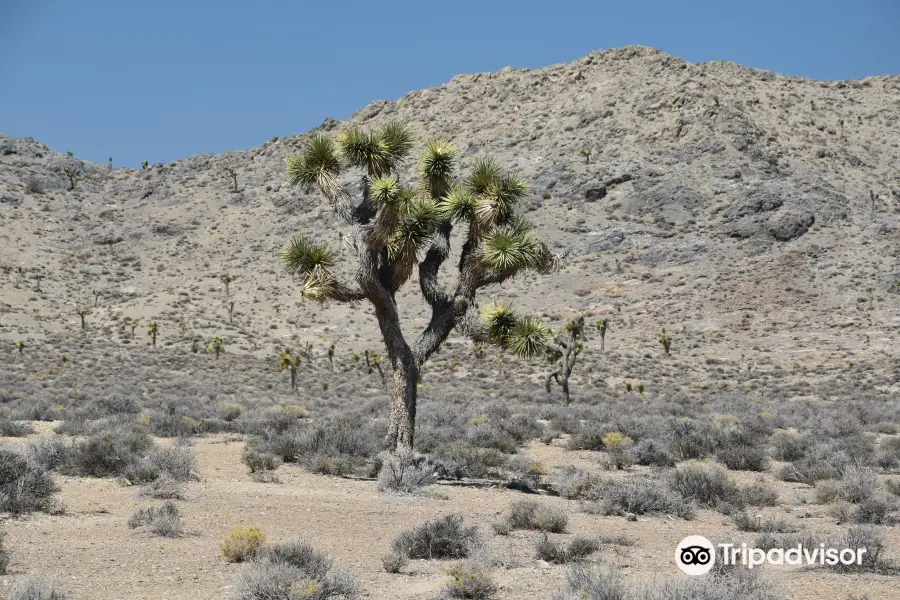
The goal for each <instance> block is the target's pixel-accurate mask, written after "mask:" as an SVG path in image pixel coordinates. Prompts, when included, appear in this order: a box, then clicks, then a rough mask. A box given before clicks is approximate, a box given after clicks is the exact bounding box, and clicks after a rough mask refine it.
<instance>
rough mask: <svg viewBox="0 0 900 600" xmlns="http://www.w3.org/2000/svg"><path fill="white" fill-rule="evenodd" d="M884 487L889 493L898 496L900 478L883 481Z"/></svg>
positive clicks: (899, 494) (899, 493) (899, 492)
mask: <svg viewBox="0 0 900 600" xmlns="http://www.w3.org/2000/svg"><path fill="white" fill-rule="evenodd" d="M884 487H885V489H887V491H888V492H890V493H891V494H893V495H895V496H900V479H888V480H886V481H885V482H884Z"/></svg>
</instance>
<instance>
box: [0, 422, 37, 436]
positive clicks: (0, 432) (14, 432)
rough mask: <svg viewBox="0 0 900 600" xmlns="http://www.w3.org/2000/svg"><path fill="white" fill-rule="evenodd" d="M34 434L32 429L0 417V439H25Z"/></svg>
mask: <svg viewBox="0 0 900 600" xmlns="http://www.w3.org/2000/svg"><path fill="white" fill-rule="evenodd" d="M32 433H34V427H32V426H31V425H29V424H28V423H22V422H21V421H10V420H9V419H5V418H3V417H0V437H25V436H28V435H31V434H32Z"/></svg>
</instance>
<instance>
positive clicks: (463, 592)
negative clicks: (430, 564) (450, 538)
mask: <svg viewBox="0 0 900 600" xmlns="http://www.w3.org/2000/svg"><path fill="white" fill-rule="evenodd" d="M446 572H447V575H449V576H450V583H448V584H447V585H446V586H445V587H444V588H443V589H442V590H441V594H440V596H438V597H439V598H464V599H467V600H491V598H493V597H494V596H496V594H497V591H498V590H499V588H498V586H497V584H496V583H495V582H494V579H493V578H492V577H491V574H490V572H489V571H488V569H487V568H486V567H484V566H483V565H479V564H477V563H475V562H473V561H468V562H459V563H455V564H454V565H452V566H450V567H449V568H448V569H447V571H446Z"/></svg>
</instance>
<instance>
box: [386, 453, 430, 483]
mask: <svg viewBox="0 0 900 600" xmlns="http://www.w3.org/2000/svg"><path fill="white" fill-rule="evenodd" d="M434 473H435V471H434V466H433V465H431V464H429V463H428V460H427V459H426V458H425V457H424V456H419V455H417V454H416V453H415V452H413V451H412V450H409V449H401V450H399V451H397V452H396V453H395V454H391V453H383V454H382V455H381V470H380V472H379V473H378V489H379V490H381V491H382V492H385V491H387V492H394V493H401V494H413V493H415V492H418V491H419V490H421V489H422V488H423V487H425V486H427V485H431V484H432V483H434V481H435V479H436V478H435V474H434Z"/></svg>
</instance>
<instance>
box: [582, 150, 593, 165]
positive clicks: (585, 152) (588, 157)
mask: <svg viewBox="0 0 900 600" xmlns="http://www.w3.org/2000/svg"><path fill="white" fill-rule="evenodd" d="M591 154H592V152H591V149H590V148H586V147H585V148H582V149H581V155H582V156H583V157H584V163H585V164H587V163H589V162H591Z"/></svg>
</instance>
